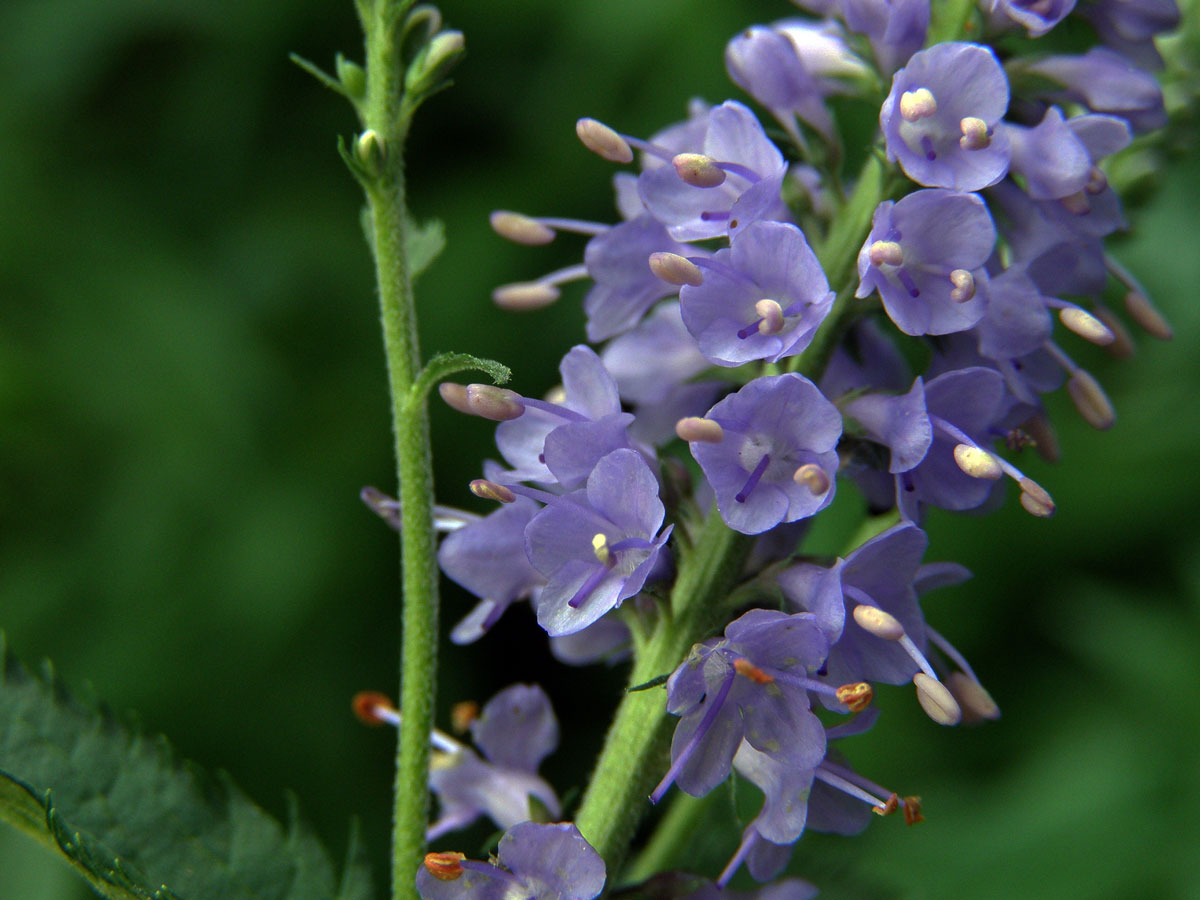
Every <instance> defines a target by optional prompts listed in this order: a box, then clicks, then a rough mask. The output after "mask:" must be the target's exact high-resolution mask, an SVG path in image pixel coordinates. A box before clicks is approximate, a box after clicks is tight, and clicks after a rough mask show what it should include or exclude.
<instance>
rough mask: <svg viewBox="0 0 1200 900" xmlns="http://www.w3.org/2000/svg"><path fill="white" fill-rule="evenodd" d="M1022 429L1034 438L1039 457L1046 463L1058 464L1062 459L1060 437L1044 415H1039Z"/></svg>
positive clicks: (1034, 445)
mask: <svg viewBox="0 0 1200 900" xmlns="http://www.w3.org/2000/svg"><path fill="white" fill-rule="evenodd" d="M1021 428H1023V429H1024V430H1025V431H1026V432H1028V434H1029V436H1030V437H1031V438H1033V448H1034V449H1035V450H1036V451H1037V454H1038V456H1040V457H1041V458H1042V459H1044V460H1045V461H1046V462H1049V463H1056V462H1058V461H1059V460H1060V459H1061V458H1062V450H1061V448H1060V447H1059V444H1058V435H1057V434H1055V433H1054V426H1053V425H1051V424H1050V420H1049V419H1047V418H1046V417H1045V416H1044V415H1042V414H1041V413H1038V414H1037V415H1035V416H1034V417H1033V418H1032V419H1030V420H1029V421H1027V422H1025V423H1024V424H1023V425H1022V426H1021Z"/></svg>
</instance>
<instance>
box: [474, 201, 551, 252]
mask: <svg viewBox="0 0 1200 900" xmlns="http://www.w3.org/2000/svg"><path fill="white" fill-rule="evenodd" d="M488 221H489V222H491V224H492V230H493V231H494V232H496V234H498V235H500V237H502V238H505V239H506V240H510V241H512V242H513V243H516V244H524V245H526V246H527V247H537V246H540V245H542V244H548V243H550V242H551V241H552V240H554V229H553V228H547V227H546V226H545V225H543V224H542V223H541V222H539V221H538V220H537V219H534V218H531V217H530V216H526V215H523V214H522V213H516V212H509V211H508V210H504V209H498V210H496V211H495V212H494V213H492V214H491V216H489V217H488Z"/></svg>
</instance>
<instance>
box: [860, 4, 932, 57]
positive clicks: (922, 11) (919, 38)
mask: <svg viewBox="0 0 1200 900" xmlns="http://www.w3.org/2000/svg"><path fill="white" fill-rule="evenodd" d="M842 15H843V16H844V17H845V19H846V24H847V25H848V26H849V27H850V30H851V31H857V32H859V33H861V34H865V35H866V36H867V37H868V38H869V39H870V41H871V49H872V50H873V51H874V53H875V58H876V59H877V60H878V61H879V68H880V69H881V70H882V71H883V73H884V74H885V75H886V74H888V73H890V72H895V71H896V69H898V68H899V67H900V66H902V65H904V63H905V62H907V61H908V59H909V57H911V56H912V55H913V54H914V53H916V52H917V51H918V50H920V49H921V47H922V45H923V44H924V43H925V32H926V31H928V29H929V0H843V2H842Z"/></svg>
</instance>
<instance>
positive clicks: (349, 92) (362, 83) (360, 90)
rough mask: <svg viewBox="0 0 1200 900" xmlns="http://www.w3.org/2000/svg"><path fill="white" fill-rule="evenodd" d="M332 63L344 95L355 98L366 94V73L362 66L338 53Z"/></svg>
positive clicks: (357, 98)
mask: <svg viewBox="0 0 1200 900" xmlns="http://www.w3.org/2000/svg"><path fill="white" fill-rule="evenodd" d="M333 64H334V67H335V68H334V71H335V72H337V78H338V83H339V84H341V86H342V90H344V91H345V92H346V96H348V97H351V98H353V99H355V100H359V99H361V98H362V97H364V96H366V93H367V73H366V72H365V71H363V67H362V66H360V65H358V64H357V63H354V62H351V61H350V60H348V59H346V57H344V56H342V54H340V53H339V54H338V55H337V56H336V57H335V58H334V61H333Z"/></svg>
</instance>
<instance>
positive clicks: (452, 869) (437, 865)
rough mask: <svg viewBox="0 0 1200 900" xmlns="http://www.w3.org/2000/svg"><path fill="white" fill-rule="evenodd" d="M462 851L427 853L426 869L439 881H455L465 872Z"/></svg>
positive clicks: (464, 857)
mask: <svg viewBox="0 0 1200 900" xmlns="http://www.w3.org/2000/svg"><path fill="white" fill-rule="evenodd" d="M464 859H466V856H464V855H463V854H461V853H456V852H455V853H452V852H442V853H426V854H425V871H426V872H428V873H429V874H430V875H432V876H433V877H434V878H436V879H437V880H438V881H453V880H454V879H455V878H457V877H458V876H459V875H461V874H462V873H463V865H462V861H463V860H464Z"/></svg>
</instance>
